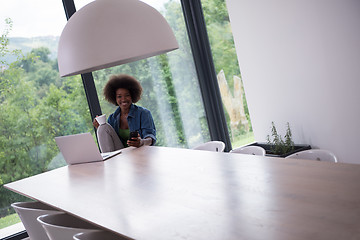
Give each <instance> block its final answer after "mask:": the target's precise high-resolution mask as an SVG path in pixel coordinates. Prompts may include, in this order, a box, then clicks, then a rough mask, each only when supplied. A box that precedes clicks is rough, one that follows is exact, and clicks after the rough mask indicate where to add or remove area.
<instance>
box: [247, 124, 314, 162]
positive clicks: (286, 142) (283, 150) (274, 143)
mask: <svg viewBox="0 0 360 240" xmlns="http://www.w3.org/2000/svg"><path fill="white" fill-rule="evenodd" d="M286 125H287V126H286V134H285V136H284V138H283V137H282V136H281V135H280V134H279V133H278V131H277V130H276V126H275V123H274V122H271V136H270V135H267V137H266V139H267V142H266V143H258V142H255V143H251V144H249V146H259V147H262V148H264V149H265V151H266V156H271V157H286V156H289V155H291V154H293V153H296V152H300V151H303V150H308V149H311V146H310V145H301V144H294V142H293V140H292V133H291V128H290V124H289V123H287V124H286Z"/></svg>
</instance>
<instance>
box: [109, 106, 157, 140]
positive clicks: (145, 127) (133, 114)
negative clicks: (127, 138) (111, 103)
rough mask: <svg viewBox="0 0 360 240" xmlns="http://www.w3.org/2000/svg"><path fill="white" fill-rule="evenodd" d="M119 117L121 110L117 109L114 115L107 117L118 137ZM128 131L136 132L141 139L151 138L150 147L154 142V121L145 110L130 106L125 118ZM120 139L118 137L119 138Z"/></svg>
mask: <svg viewBox="0 0 360 240" xmlns="http://www.w3.org/2000/svg"><path fill="white" fill-rule="evenodd" d="M120 115H121V108H120V107H118V108H117V109H116V110H115V112H114V113H112V114H111V115H110V116H109V117H108V120H107V121H108V123H109V124H110V125H111V126H112V127H113V128H114V130H115V131H116V133H117V134H118V135H119V126H120V124H119V121H120ZM127 121H128V124H129V130H130V132H132V131H138V132H139V134H140V137H141V138H147V137H151V138H152V139H153V141H152V145H154V144H155V142H156V129H155V124H154V120H153V118H152V115H151V113H150V111H149V110H148V109H146V108H143V107H140V106H136V105H135V104H131V106H130V111H129V114H128V116H127ZM119 137H120V136H119Z"/></svg>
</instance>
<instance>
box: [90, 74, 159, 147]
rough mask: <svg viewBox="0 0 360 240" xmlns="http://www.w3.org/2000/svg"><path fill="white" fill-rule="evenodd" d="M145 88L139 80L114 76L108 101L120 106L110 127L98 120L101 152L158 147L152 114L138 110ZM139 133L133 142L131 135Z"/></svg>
mask: <svg viewBox="0 0 360 240" xmlns="http://www.w3.org/2000/svg"><path fill="white" fill-rule="evenodd" d="M141 93H142V87H141V85H140V83H139V81H137V80H136V79H135V78H133V77H131V76H129V75H125V74H120V75H113V76H111V77H110V79H109V81H108V82H107V83H106V85H105V88H104V96H105V99H106V100H107V101H108V102H110V103H113V104H115V105H117V106H119V107H118V108H117V109H116V110H115V112H114V113H112V114H111V115H110V116H109V118H108V120H107V123H106V124H102V125H99V123H98V122H97V121H96V119H94V121H93V125H94V127H95V128H96V129H97V131H96V132H97V136H98V141H99V146H100V149H101V152H111V151H115V150H118V149H121V148H124V147H127V146H133V147H141V146H143V145H154V144H155V142H156V129H155V124H154V120H153V118H152V115H151V113H150V111H149V110H147V109H146V108H143V107H140V106H136V105H135V104H134V103H136V102H137V101H139V100H140V98H141ZM134 131H137V132H138V134H137V137H132V138H131V139H129V135H130V132H134Z"/></svg>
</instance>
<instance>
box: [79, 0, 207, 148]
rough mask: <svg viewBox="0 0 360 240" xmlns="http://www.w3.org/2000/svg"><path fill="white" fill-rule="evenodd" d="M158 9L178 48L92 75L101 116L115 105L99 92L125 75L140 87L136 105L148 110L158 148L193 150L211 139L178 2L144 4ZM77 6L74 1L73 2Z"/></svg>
mask: <svg viewBox="0 0 360 240" xmlns="http://www.w3.org/2000/svg"><path fill="white" fill-rule="evenodd" d="M143 2H146V3H148V4H149V5H152V6H153V7H155V8H157V9H158V10H159V11H160V12H161V13H162V14H163V16H164V17H165V18H166V19H167V21H168V22H169V24H170V26H171V27H172V29H173V31H174V33H175V36H176V39H177V41H178V43H179V49H178V50H175V51H173V52H170V53H168V54H164V55H160V56H156V57H152V58H148V59H145V60H141V61H137V62H133V63H129V64H125V65H121V66H116V67H113V68H110V69H105V70H100V71H97V72H94V73H93V75H94V80H95V83H96V88H97V91H98V96H99V100H100V104H101V108H102V110H103V113H106V114H107V116H108V115H109V114H110V113H112V112H113V111H114V110H115V106H113V105H110V104H108V103H107V102H105V101H104V100H103V94H102V89H103V86H104V84H105V83H106V81H107V79H108V77H109V76H110V75H111V74H118V73H126V74H129V75H132V76H134V77H136V78H137V79H138V80H139V81H140V82H141V84H142V86H143V90H144V93H143V96H142V99H141V100H140V101H139V103H138V104H139V105H141V106H143V107H146V108H147V109H149V110H150V111H151V113H152V115H153V117H154V121H155V125H156V128H157V138H158V141H157V145H161V146H169V147H186V148H189V147H194V146H195V145H197V144H200V143H202V142H205V141H208V140H210V136H209V132H208V126H207V120H206V117H205V112H204V107H203V104H202V99H201V93H200V90H199V84H198V79H197V74H196V70H195V66H194V62H193V57H192V53H191V50H190V45H189V39H188V36H187V34H186V27H185V23H184V18H183V14H182V9H181V3H180V1H174V0H173V1H167V0H166V1H146V0H143ZM75 3H76V2H75Z"/></svg>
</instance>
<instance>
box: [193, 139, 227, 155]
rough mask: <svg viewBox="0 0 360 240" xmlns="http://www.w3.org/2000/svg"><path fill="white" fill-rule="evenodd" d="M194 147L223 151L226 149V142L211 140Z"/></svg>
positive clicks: (196, 148)
mask: <svg viewBox="0 0 360 240" xmlns="http://www.w3.org/2000/svg"><path fill="white" fill-rule="evenodd" d="M192 149H194V150H205V151H213V152H223V151H224V149H225V143H223V142H222V141H210V142H206V143H202V144H200V145H198V146H196V147H193V148H192Z"/></svg>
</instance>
